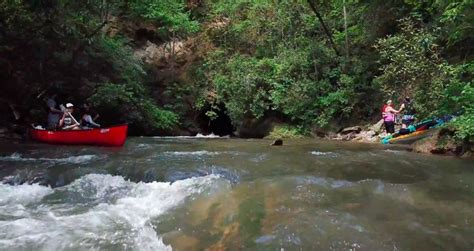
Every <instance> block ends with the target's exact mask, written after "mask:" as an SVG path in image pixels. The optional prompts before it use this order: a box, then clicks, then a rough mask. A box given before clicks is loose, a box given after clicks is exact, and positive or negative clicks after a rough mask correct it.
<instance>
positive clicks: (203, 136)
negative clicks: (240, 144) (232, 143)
mask: <svg viewBox="0 0 474 251" xmlns="http://www.w3.org/2000/svg"><path fill="white" fill-rule="evenodd" d="M153 138H155V139H229V138H230V135H226V136H219V135H215V134H214V133H211V134H208V135H204V134H201V133H198V134H196V136H154V137H153Z"/></svg>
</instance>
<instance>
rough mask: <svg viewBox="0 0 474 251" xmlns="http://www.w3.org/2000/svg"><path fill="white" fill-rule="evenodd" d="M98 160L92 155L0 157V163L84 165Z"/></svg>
mask: <svg viewBox="0 0 474 251" xmlns="http://www.w3.org/2000/svg"><path fill="white" fill-rule="evenodd" d="M100 158H101V157H100V156H97V155H93V154H87V155H78V156H71V157H67V158H28V157H22V156H21V154H19V153H13V154H12V155H10V156H1V157H0V161H48V162H59V163H71V164H84V163H88V162H90V161H92V160H96V159H100Z"/></svg>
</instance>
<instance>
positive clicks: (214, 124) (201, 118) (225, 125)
mask: <svg viewBox="0 0 474 251" xmlns="http://www.w3.org/2000/svg"><path fill="white" fill-rule="evenodd" d="M197 121H198V124H199V128H200V129H201V132H202V133H203V134H210V133H214V134H215V135H219V136H227V135H230V136H232V135H233V134H234V126H233V125H232V120H231V119H230V117H229V115H227V109H226V107H225V105H224V104H222V103H221V104H218V105H211V104H209V103H206V105H204V107H203V108H202V109H201V110H200V112H199V115H198V118H197Z"/></svg>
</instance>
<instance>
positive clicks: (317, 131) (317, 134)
mask: <svg viewBox="0 0 474 251" xmlns="http://www.w3.org/2000/svg"><path fill="white" fill-rule="evenodd" d="M311 135H313V137H319V138H325V137H327V136H329V133H328V132H325V131H323V130H321V129H319V128H313V130H312V131H311Z"/></svg>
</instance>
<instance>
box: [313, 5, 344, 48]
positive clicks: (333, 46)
mask: <svg viewBox="0 0 474 251" xmlns="http://www.w3.org/2000/svg"><path fill="white" fill-rule="evenodd" d="M308 3H309V6H310V7H311V10H312V11H313V12H314V14H316V17H317V18H318V20H319V22H320V23H321V25H322V26H323V29H324V33H326V36H327V37H328V40H329V43H330V44H331V47H332V49H333V50H334V52H336V55H338V56H339V55H340V54H339V51H338V50H337V47H336V44H335V43H334V40H333V39H332V34H331V32H330V31H329V29H328V27H327V26H326V23H325V22H324V20H323V17H322V16H321V14H320V13H319V11H318V9H317V8H316V5H315V4H314V2H313V1H312V0H308Z"/></svg>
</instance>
